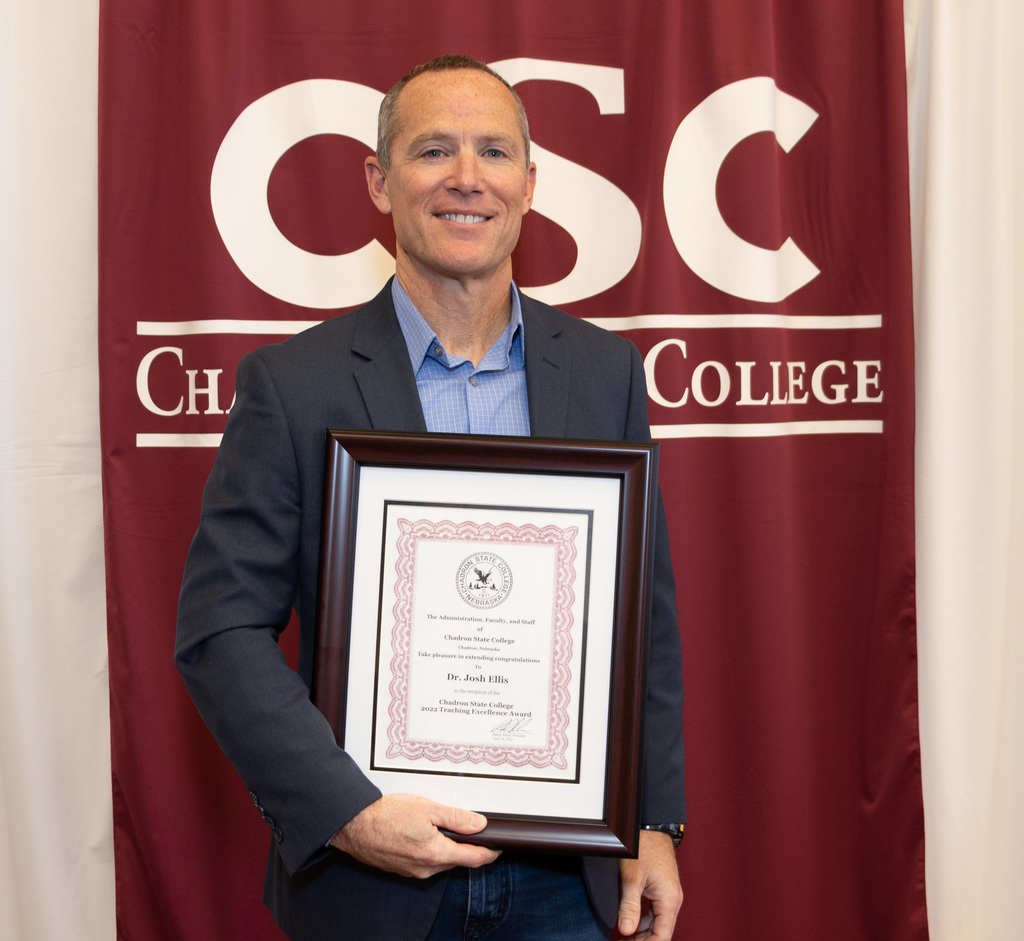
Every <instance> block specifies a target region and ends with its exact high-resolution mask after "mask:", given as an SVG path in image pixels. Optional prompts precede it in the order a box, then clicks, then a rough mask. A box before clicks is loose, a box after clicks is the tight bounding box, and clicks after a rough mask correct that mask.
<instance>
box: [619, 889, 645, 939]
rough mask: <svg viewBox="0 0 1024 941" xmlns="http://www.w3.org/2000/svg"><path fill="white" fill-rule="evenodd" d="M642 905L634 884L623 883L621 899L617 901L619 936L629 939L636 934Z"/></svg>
mask: <svg viewBox="0 0 1024 941" xmlns="http://www.w3.org/2000/svg"><path fill="white" fill-rule="evenodd" d="M642 905H643V900H642V893H641V891H640V887H639V886H638V885H637V884H636V883H632V882H623V884H622V898H621V899H620V900H619V926H618V927H619V934H621V935H623V936H624V937H627V938H629V937H632V935H633V934H634V933H635V932H636V930H637V927H638V926H639V924H640V912H641V907H642Z"/></svg>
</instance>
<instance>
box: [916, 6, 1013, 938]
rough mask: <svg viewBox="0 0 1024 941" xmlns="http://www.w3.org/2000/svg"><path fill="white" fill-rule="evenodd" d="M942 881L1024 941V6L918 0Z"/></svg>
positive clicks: (924, 631) (926, 573) (929, 753)
mask: <svg viewBox="0 0 1024 941" xmlns="http://www.w3.org/2000/svg"><path fill="white" fill-rule="evenodd" d="M905 10H906V22H907V50H908V76H909V79H910V105H911V121H910V132H911V133H910V140H911V151H910V153H911V178H912V193H913V196H912V204H913V225H914V263H915V285H914V286H915V295H916V318H917V319H916V324H917V396H918V402H917V416H918V419H917V420H918V424H917V557H918V579H917V584H918V624H919V627H918V645H919V651H920V657H919V663H920V679H921V687H920V702H921V741H922V760H923V768H924V799H925V825H926V831H925V832H926V839H927V847H926V856H927V873H928V875H927V887H928V897H929V903H928V908H929V914H930V916H931V922H932V926H933V937H934V938H936V939H939V941H946V939H950V941H960V939H963V941H1010V939H1011V938H1024V800H1022V798H1021V795H1022V794H1024V679H1022V677H1024V181H1022V179H1021V176H1022V173H1024V4H1022V3H1021V2H1020V0H984V2H981V0H941V2H928V0H907V2H906V4H905Z"/></svg>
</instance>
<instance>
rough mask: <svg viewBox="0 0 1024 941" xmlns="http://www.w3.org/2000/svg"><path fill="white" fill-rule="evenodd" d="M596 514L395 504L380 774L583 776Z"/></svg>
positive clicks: (382, 657)
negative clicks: (589, 594)
mask: <svg viewBox="0 0 1024 941" xmlns="http://www.w3.org/2000/svg"><path fill="white" fill-rule="evenodd" d="M485 510H489V511H490V512H487V513H486V514H485V513H483V512H481V511H485ZM485 515H486V516H489V517H491V518H494V517H497V518H499V519H500V520H501V522H497V523H494V522H481V521H480V520H481V519H482V518H483V517H484V516H485ZM592 515H593V514H592V512H591V511H587V510H545V511H541V510H537V511H530V512H522V511H519V510H516V509H514V508H512V507H492V508H484V507H470V506H464V505H463V506H450V505H449V506H443V505H422V504H420V505H410V504H402V503H392V502H388V503H387V505H386V509H385V526H384V546H383V551H382V559H383V565H382V570H383V579H382V583H383V593H382V597H383V603H382V606H381V607H382V618H381V623H380V625H379V629H378V658H377V662H378V675H377V685H376V695H375V710H376V715H375V719H374V730H375V731H374V741H373V748H372V754H371V769H372V770H375V771H376V770H411V771H422V772H427V773H446V772H447V773H458V774H467V773H470V774H471V773H473V771H474V770H475V769H480V770H482V771H484V772H485V773H486V774H487V775H488V776H491V777H498V776H501V777H518V778H544V779H548V780H557V781H573V782H577V781H578V780H579V726H580V721H581V717H582V712H581V709H582V703H581V692H582V685H581V678H582V677H581V674H582V669H583V663H584V654H585V648H586V635H587V617H586V601H587V583H588V580H589V563H590V551H589V549H590V547H589V540H590V531H591V518H592Z"/></svg>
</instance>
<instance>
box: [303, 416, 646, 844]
mask: <svg viewBox="0 0 1024 941" xmlns="http://www.w3.org/2000/svg"><path fill="white" fill-rule="evenodd" d="M656 477H657V445H656V444H649V443H640V444H634V443H619V442H615V443H612V442H580V441H566V440H546V439H538V438H503V437H496V436H474V435H427V434H395V433H382V432H349V431H328V433H327V456H326V474H325V491H324V509H323V527H322V535H321V561H320V593H319V610H318V612H317V642H316V648H315V651H316V653H315V657H316V660H315V663H314V685H313V700H314V702H315V703H316V705H317V706H318V707H319V708H320V710H321V711H322V712H323V713H324V715H325V716H326V717H327V719H328V720H329V722H330V723H331V726H332V728H333V729H334V732H335V735H336V737H337V740H338V743H339V744H340V745H341V746H342V747H343V748H344V749H345V750H346V751H347V752H348V753H349V755H350V756H351V757H352V759H353V760H354V761H355V762H356V763H357V765H358V766H359V767H360V768H361V769H362V770H363V771H364V772H365V773H366V775H367V777H369V778H370V780H371V781H373V782H374V784H376V785H377V786H378V787H379V788H380V789H381V791H383V792H384V793H399V792H401V793H413V794H419V795H421V796H424V797H429V798H431V799H433V800H436V801H439V802H441V803H444V804H451V805H454V806H459V807H464V808H467V809H472V810H477V811H479V812H480V813H483V814H485V815H486V817H487V819H488V825H487V828H486V829H485V830H484V831H483V832H482V833H479V834H474V835H472V836H466V837H460V836H458V835H455V834H450V835H451V836H452V837H453V838H454V839H462V840H465V841H468V842H474V843H479V844H481V845H485V846H493V847H500V848H509V847H520V848H524V849H526V848H529V849H534V850H536V849H544V850H551V851H566V852H579V853H584V854H588V855H609V856H635V855H636V852H637V846H638V842H639V840H638V828H639V779H640V761H641V757H642V756H641V743H642V741H643V711H644V709H643V706H644V665H645V650H646V646H645V629H646V622H647V617H648V610H649V598H650V590H649V583H650V578H651V562H652V551H653V544H654V543H653V522H652V521H653V514H654V506H655V502H656V493H657V485H656Z"/></svg>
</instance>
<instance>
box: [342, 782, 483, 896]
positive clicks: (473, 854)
mask: <svg viewBox="0 0 1024 941" xmlns="http://www.w3.org/2000/svg"><path fill="white" fill-rule="evenodd" d="M486 825H487V820H486V818H484V817H483V816H481V815H480V814H476V813H473V812H471V811H468V810H461V809H459V808H455V807H445V806H444V805H442V804H436V803H435V802H434V801H429V800H426V799H424V798H422V797H415V796H414V795H411V794H388V795H385V796H384V797H381V798H380V799H379V800H376V801H374V803H372V804H370V805H369V806H368V807H365V808H364V809H363V810H362V811H361V812H360V813H358V814H356V816H355V817H353V818H352V819H351V820H350V821H349V822H348V823H347V824H345V826H344V827H342V828H341V829H340V830H339V831H338V832H337V833H336V834H335V835H334V837H333V838H332V839H331V845H332V846H334V847H335V848H336V849H339V850H341V851H342V852H343V853H347V854H348V855H349V856H352V857H354V858H355V859H358V860H360V861H361V862H364V863H366V864H367V865H369V866H374V867H375V868H377V869H383V870H385V871H386V872H394V873H398V874H399V875H403V876H411V877H413V878H417V879H425V878H427V877H428V876H432V875H434V874H435V873H438V872H443V871H444V870H446V869H452V868H454V867H455V866H468V867H470V868H476V867H478V866H483V865H486V864H487V863H490V862H493V861H494V860H495V859H497V858H498V856H499V854H498V853H497V852H496V851H494V850H490V849H487V848H486V847H483V846H476V845H474V844H471V843H456V842H455V841H453V840H450V839H448V838H447V837H446V836H444V834H442V833H441V832H440V831H439V830H438V826H445V827H447V828H449V829H450V830H452V831H453V832H457V833H464V834H472V833H477V832H479V831H480V830H482V829H483V827H485V826H486Z"/></svg>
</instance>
